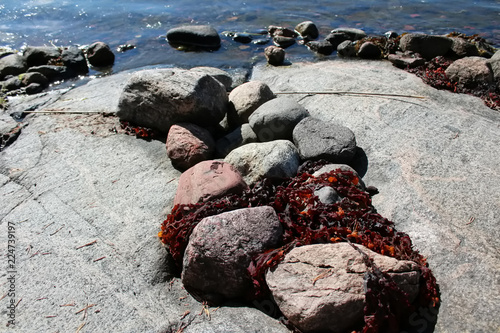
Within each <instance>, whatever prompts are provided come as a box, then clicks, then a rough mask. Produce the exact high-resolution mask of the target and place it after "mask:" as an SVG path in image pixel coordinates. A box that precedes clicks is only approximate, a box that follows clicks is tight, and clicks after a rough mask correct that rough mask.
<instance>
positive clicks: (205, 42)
mask: <svg viewBox="0 0 500 333" xmlns="http://www.w3.org/2000/svg"><path fill="white" fill-rule="evenodd" d="M167 40H168V42H169V43H171V44H174V45H187V46H196V47H201V48H207V49H218V48H219V47H220V43H221V40H220V36H219V33H218V32H217V30H215V28H213V27H212V26H210V25H187V26H182V27H177V28H173V29H170V30H169V31H167Z"/></svg>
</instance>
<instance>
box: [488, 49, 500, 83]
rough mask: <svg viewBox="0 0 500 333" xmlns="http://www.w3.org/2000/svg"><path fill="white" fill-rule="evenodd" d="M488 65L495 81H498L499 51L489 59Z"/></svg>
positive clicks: (499, 67) (499, 69)
mask: <svg viewBox="0 0 500 333" xmlns="http://www.w3.org/2000/svg"><path fill="white" fill-rule="evenodd" d="M489 63H490V66H491V70H492V71H493V75H494V77H495V79H500V50H499V51H497V52H495V54H494V55H493V56H492V57H491V58H490V59H489Z"/></svg>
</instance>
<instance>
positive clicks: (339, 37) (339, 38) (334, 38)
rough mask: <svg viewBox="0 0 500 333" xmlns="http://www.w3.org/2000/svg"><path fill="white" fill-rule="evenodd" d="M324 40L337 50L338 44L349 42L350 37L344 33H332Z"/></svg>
mask: <svg viewBox="0 0 500 333" xmlns="http://www.w3.org/2000/svg"><path fill="white" fill-rule="evenodd" d="M325 40H326V41H327V42H328V43H330V44H332V46H333V48H334V49H337V47H338V46H339V45H340V43H342V42H345V41H347V40H350V35H349V34H347V33H345V32H332V33H329V34H328V36H326V37H325Z"/></svg>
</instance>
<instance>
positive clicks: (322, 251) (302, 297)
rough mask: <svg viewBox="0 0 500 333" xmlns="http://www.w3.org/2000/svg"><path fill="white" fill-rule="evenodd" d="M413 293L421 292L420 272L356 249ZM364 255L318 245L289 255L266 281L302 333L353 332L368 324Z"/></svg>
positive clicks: (412, 265)
mask: <svg viewBox="0 0 500 333" xmlns="http://www.w3.org/2000/svg"><path fill="white" fill-rule="evenodd" d="M355 246H356V247H357V248H358V249H359V250H361V251H362V252H364V253H365V254H366V255H368V257H369V258H371V259H372V260H373V262H374V264H375V265H376V266H377V267H378V268H380V270H381V271H382V272H386V273H388V274H389V275H390V276H391V277H392V279H393V280H394V281H395V282H396V283H397V284H398V286H399V287H400V288H401V289H402V290H403V291H405V292H407V293H408V295H409V298H410V301H412V300H413V299H415V297H416V296H417V294H418V290H419V278H420V273H419V268H418V266H417V265H416V264H415V263H414V262H411V261H404V260H397V259H395V258H391V257H387V256H383V255H380V254H378V253H375V252H373V251H371V250H369V249H368V248H366V247H364V246H362V245H355ZM367 271H369V269H368V268H367V267H366V265H365V263H364V261H363V256H362V255H361V253H359V252H358V251H357V250H356V249H354V248H353V247H352V246H351V245H350V244H349V243H345V242H343V243H336V244H318V245H308V246H302V247H297V248H295V249H293V250H292V251H290V253H288V254H287V255H286V257H285V260H284V261H283V262H281V263H280V264H278V266H277V268H276V269H274V270H270V271H268V273H267V275H266V281H267V284H268V286H269V289H270V290H271V293H272V294H273V297H274V300H275V301H276V303H277V304H278V306H279V308H280V310H281V311H282V312H283V314H284V315H285V316H286V317H287V318H288V319H289V320H290V321H291V322H292V323H293V324H294V325H295V326H297V327H298V328H299V329H300V330H301V331H302V332H306V333H307V332H350V331H352V330H353V329H355V328H356V326H359V325H360V324H362V323H363V307H364V300H365V287H364V275H365V273H366V272H367Z"/></svg>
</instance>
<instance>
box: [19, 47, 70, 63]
mask: <svg viewBox="0 0 500 333" xmlns="http://www.w3.org/2000/svg"><path fill="white" fill-rule="evenodd" d="M23 55H24V57H25V58H26V63H27V65H28V67H33V66H42V65H51V64H49V62H50V61H51V60H56V59H58V58H59V57H60V56H61V51H60V50H59V49H58V48H56V47H49V46H28V47H27V48H26V49H25V50H24V52H23Z"/></svg>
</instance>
